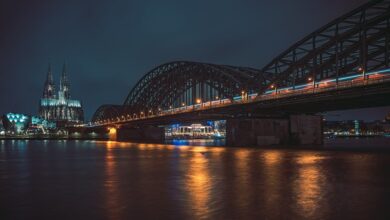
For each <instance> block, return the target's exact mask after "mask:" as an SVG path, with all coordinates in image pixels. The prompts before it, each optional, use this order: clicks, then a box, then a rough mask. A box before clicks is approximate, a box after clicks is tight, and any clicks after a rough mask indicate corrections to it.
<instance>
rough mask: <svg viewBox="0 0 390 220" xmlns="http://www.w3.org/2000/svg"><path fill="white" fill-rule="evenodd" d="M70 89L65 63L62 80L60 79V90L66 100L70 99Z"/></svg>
mask: <svg viewBox="0 0 390 220" xmlns="http://www.w3.org/2000/svg"><path fill="white" fill-rule="evenodd" d="M69 87H70V84H69V80H68V76H67V68H66V63H64V66H63V68H62V74H61V79H60V90H61V91H62V92H63V94H64V98H65V99H69V98H70V94H69Z"/></svg>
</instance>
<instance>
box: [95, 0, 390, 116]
mask: <svg viewBox="0 0 390 220" xmlns="http://www.w3.org/2000/svg"><path fill="white" fill-rule="evenodd" d="M389 62H390V0H374V1H370V2H369V3H367V4H365V5H363V6H361V7H359V8H357V9H355V10H353V11H351V12H350V13H348V14H346V15H344V16H342V17H339V18H337V19H335V20H334V21H332V22H330V23H329V24H327V25H325V26H323V27H322V28H320V29H318V30H317V31H314V32H313V33H311V34H310V35H308V36H306V37H305V38H303V39H302V40H300V41H299V42H297V43H296V44H294V45H292V46H291V47H290V48H288V49H287V50H286V51H284V52H283V53H281V54H280V55H279V56H278V57H276V58H275V59H273V60H272V61H271V62H270V63H269V64H267V65H266V66H265V67H264V68H262V69H261V70H257V69H253V68H248V67H234V66H227V65H215V64H206V63H198V62H187V61H178V62H171V63H167V64H163V65H160V66H158V67H156V68H155V69H153V70H151V71H150V72H148V73H147V74H145V75H144V76H143V77H142V78H141V79H140V80H139V81H138V83H137V84H136V85H135V86H134V87H133V88H132V90H131V91H130V93H129V94H128V96H127V98H126V100H125V102H124V104H123V105H122V106H120V105H103V106H101V107H100V108H99V109H98V110H97V111H96V112H95V114H94V116H93V118H92V122H96V121H102V120H105V119H108V118H110V119H113V118H120V117H126V116H125V115H127V116H128V117H132V115H139V114H148V113H151V114H155V113H157V112H159V111H162V110H166V109H170V108H177V107H180V106H189V105H195V104H197V103H200V102H202V103H203V102H208V101H213V100H218V99H230V100H232V99H233V98H234V97H236V96H240V95H242V94H253V93H257V94H262V93H264V92H265V91H266V90H269V89H271V88H272V89H274V88H275V89H276V88H278V87H292V88H294V86H295V85H299V84H302V83H307V82H308V81H313V82H316V81H320V80H324V79H327V78H336V83H337V82H338V78H340V77H345V76H348V75H350V74H353V73H355V74H356V73H357V72H361V73H362V75H363V76H364V74H365V73H366V72H368V71H373V70H377V69H381V68H388V67H389V65H390V64H389Z"/></svg>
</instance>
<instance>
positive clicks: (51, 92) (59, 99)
mask: <svg viewBox="0 0 390 220" xmlns="http://www.w3.org/2000/svg"><path fill="white" fill-rule="evenodd" d="M39 115H40V117H41V118H43V119H45V120H48V121H54V122H56V123H57V126H58V127H65V126H66V125H69V124H79V123H82V122H83V121H84V111H83V108H82V103H81V101H79V100H75V99H71V96H70V83H69V80H68V76H67V70H66V65H65V64H64V68H63V70H62V74H61V78H60V87H59V90H58V93H57V94H56V85H55V83H54V79H53V74H52V71H51V66H50V65H49V69H48V72H47V77H46V81H45V84H44V89H43V97H42V98H41V100H40V103H39Z"/></svg>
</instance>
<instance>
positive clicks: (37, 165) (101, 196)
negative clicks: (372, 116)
mask: <svg viewBox="0 0 390 220" xmlns="http://www.w3.org/2000/svg"><path fill="white" fill-rule="evenodd" d="M176 144H177V143H176ZM195 144H197V143H195ZM342 144H346V143H342ZM389 147H390V146H389ZM389 205H390V153H389V152H388V151H382V152H377V153H375V152H364V151H361V152H353V151H334V150H329V151H327V150H321V151H317V150H289V149H252V148H226V147H211V146H210V147H199V146H178V145H158V144H131V143H118V142H93V141H16V140H15V141H0V219H390V214H389V213H390V206H389Z"/></svg>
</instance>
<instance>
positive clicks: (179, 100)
mask: <svg viewBox="0 0 390 220" xmlns="http://www.w3.org/2000/svg"><path fill="white" fill-rule="evenodd" d="M258 74H259V71H258V70H255V69H252V68H242V67H233V66H225V65H215V64H206V63H196V62H186V61H178V62H171V63H167V64H164V65H161V66H158V67H156V68H155V69H153V70H152V71H150V72H149V73H147V74H146V75H145V76H144V77H143V78H142V79H141V80H140V81H139V82H138V83H137V84H136V86H135V87H134V88H133V89H132V90H131V91H130V93H129V95H128V96H127V98H126V101H125V103H124V105H125V106H127V107H128V109H129V111H130V112H139V111H150V110H152V111H158V109H169V108H173V107H180V106H181V105H183V106H184V105H193V104H195V103H196V102H197V100H202V102H206V101H212V100H215V99H222V98H228V99H232V98H233V97H234V96H237V95H239V94H241V92H242V91H248V90H250V89H253V88H254V85H252V83H253V82H254V78H255V76H256V75H258Z"/></svg>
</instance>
